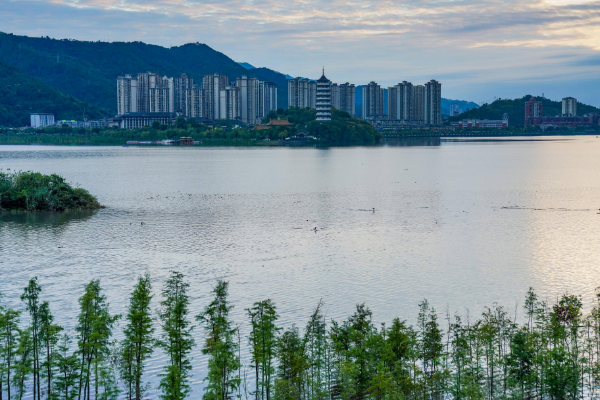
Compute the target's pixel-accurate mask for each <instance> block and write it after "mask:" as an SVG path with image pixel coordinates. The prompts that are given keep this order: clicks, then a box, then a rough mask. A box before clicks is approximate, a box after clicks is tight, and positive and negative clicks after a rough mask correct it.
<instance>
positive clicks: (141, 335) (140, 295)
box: [121, 274, 154, 400]
mask: <svg viewBox="0 0 600 400" xmlns="http://www.w3.org/2000/svg"><path fill="white" fill-rule="evenodd" d="M151 300H152V284H151V281H150V275H149V274H145V275H143V276H140V277H139V278H138V282H137V284H136V285H135V288H134V289H133V292H132V293H131V296H130V297H129V310H128V312H127V316H126V320H127V325H126V326H125V329H124V333H125V339H124V340H123V342H122V346H121V349H122V350H121V351H122V358H123V360H125V361H126V362H125V363H124V365H123V367H125V369H124V371H122V376H123V379H124V381H125V382H126V383H127V384H128V398H129V399H130V400H131V399H133V398H135V399H136V400H141V399H142V396H143V393H144V391H145V387H143V386H142V376H143V374H144V362H145V361H146V359H148V357H150V355H151V354H152V352H153V350H154V348H153V345H154V339H153V337H152V335H153V333H154V327H153V326H152V315H151V309H150V302H151Z"/></svg>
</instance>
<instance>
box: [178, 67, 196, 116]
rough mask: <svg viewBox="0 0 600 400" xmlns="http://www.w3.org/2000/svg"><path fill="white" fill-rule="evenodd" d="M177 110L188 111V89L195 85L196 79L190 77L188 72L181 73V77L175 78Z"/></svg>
mask: <svg viewBox="0 0 600 400" xmlns="http://www.w3.org/2000/svg"><path fill="white" fill-rule="evenodd" d="M174 81H175V82H174V83H175V94H174V98H175V111H181V112H182V113H184V114H185V113H186V96H187V91H188V90H190V89H192V86H194V80H193V79H192V78H189V77H188V76H187V74H181V77H179V78H175V80H174Z"/></svg>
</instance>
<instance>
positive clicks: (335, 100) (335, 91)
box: [331, 83, 342, 110]
mask: <svg viewBox="0 0 600 400" xmlns="http://www.w3.org/2000/svg"><path fill="white" fill-rule="evenodd" d="M341 100H342V99H341V98H340V86H339V85H338V84H337V83H332V84H331V106H332V107H334V108H337V109H338V110H339V109H340V107H341V106H340V104H341Z"/></svg>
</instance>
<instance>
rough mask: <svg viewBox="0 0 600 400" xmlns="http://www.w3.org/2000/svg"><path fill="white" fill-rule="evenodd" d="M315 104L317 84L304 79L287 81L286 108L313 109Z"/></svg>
mask: <svg viewBox="0 0 600 400" xmlns="http://www.w3.org/2000/svg"><path fill="white" fill-rule="evenodd" d="M316 104H317V82H315V81H311V80H309V79H306V78H294V79H289V80H288V106H289V107H300V108H306V107H308V108H315V107H316Z"/></svg>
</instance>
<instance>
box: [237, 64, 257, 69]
mask: <svg viewBox="0 0 600 400" xmlns="http://www.w3.org/2000/svg"><path fill="white" fill-rule="evenodd" d="M238 64H240V65H241V66H242V67H244V68H246V69H254V68H256V67H255V66H254V65H252V64H248V63H247V62H238Z"/></svg>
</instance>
